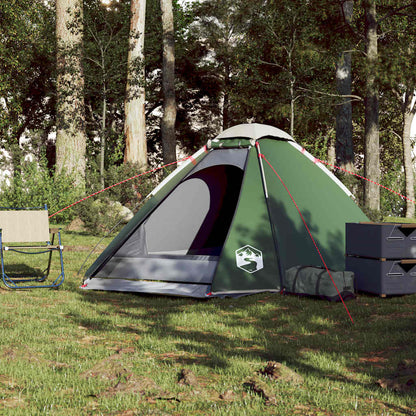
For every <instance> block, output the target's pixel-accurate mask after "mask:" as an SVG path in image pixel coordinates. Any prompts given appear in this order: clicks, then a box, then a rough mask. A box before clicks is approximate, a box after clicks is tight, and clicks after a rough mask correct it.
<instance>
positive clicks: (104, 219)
mask: <svg viewBox="0 0 416 416" xmlns="http://www.w3.org/2000/svg"><path fill="white" fill-rule="evenodd" d="M139 173H140V171H139V170H138V168H137V166H134V165H120V166H111V167H110V168H109V169H108V170H107V171H106V174H105V186H106V187H108V186H111V185H114V184H118V183H120V182H122V181H124V180H126V179H129V178H131V177H134V176H136V175H138V174H139ZM156 183H157V177H155V175H153V174H147V175H143V176H142V177H139V178H136V179H132V180H131V181H128V182H125V183H122V184H120V185H117V186H115V187H113V188H110V189H108V190H106V191H104V192H103V193H101V194H99V195H97V196H94V197H91V198H89V199H87V200H85V201H83V202H81V203H80V204H79V205H77V208H76V212H77V214H78V216H79V217H80V218H81V220H82V221H83V222H84V224H85V227H86V228H87V230H88V231H89V232H91V233H92V234H95V235H103V234H106V233H108V232H109V231H111V230H113V228H114V227H116V228H115V230H114V231H116V230H117V229H118V228H120V227H121V225H122V224H123V222H125V221H123V213H122V207H123V206H125V207H127V208H129V209H130V210H131V211H133V212H136V211H137V209H138V208H139V206H140V205H141V203H142V202H143V200H144V199H145V197H146V196H147V195H148V194H149V193H150V191H151V190H152V189H153V188H154V186H155V185H156ZM87 186H88V189H89V190H88V192H87V193H88V194H92V193H94V192H97V191H99V190H100V189H101V184H100V178H99V174H98V172H96V171H94V172H90V173H89V175H88V177H87Z"/></svg>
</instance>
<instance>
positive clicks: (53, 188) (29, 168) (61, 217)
mask: <svg viewBox="0 0 416 416" xmlns="http://www.w3.org/2000/svg"><path fill="white" fill-rule="evenodd" d="M0 189H1V190H0V205H1V206H2V207H43V206H44V204H47V205H48V210H49V212H50V213H54V212H56V211H58V210H60V209H62V208H64V207H66V206H67V205H69V204H71V203H73V202H74V201H76V200H77V199H78V198H79V196H80V190H79V189H77V188H76V187H74V185H73V181H72V179H71V178H69V177H67V176H58V177H53V176H52V175H51V174H50V171H49V170H48V168H47V167H46V161H45V160H44V159H41V160H40V162H35V161H25V162H23V163H22V167H21V171H20V172H16V173H15V174H14V176H13V178H11V179H10V183H7V181H3V182H2V183H1V184H0ZM74 216H75V213H74V212H73V211H71V210H66V211H64V212H62V213H60V214H58V215H56V216H55V217H54V220H55V221H58V222H67V221H70V220H71V219H72V218H73V217H74Z"/></svg>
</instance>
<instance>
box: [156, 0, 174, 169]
mask: <svg viewBox="0 0 416 416" xmlns="http://www.w3.org/2000/svg"><path fill="white" fill-rule="evenodd" d="M160 8H161V10H162V27H163V74H162V76H163V98H164V99H163V118H162V126H161V130H162V149H163V161H164V163H171V162H175V161H176V138H175V121H176V99H175V36H174V35H175V34H174V26H173V10H172V0H160Z"/></svg>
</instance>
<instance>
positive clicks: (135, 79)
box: [124, 0, 147, 170]
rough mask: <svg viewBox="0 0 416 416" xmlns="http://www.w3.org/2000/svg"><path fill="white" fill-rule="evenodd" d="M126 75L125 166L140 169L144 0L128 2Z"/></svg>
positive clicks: (143, 154)
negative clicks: (129, 3)
mask: <svg viewBox="0 0 416 416" xmlns="http://www.w3.org/2000/svg"><path fill="white" fill-rule="evenodd" d="M130 19H131V20H130V39H129V53H128V63H127V67H128V74H127V85H126V98H125V102H124V113H125V120H124V134H125V137H126V148H125V152H124V162H125V163H135V164H137V165H138V166H139V169H140V170H145V169H146V167H147V143H146V120H145V88H144V82H145V70H144V29H145V19H146V0H131V17H130Z"/></svg>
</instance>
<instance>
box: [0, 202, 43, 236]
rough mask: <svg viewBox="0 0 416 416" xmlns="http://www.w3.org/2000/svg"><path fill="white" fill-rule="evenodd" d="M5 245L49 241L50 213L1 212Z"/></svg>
mask: <svg viewBox="0 0 416 416" xmlns="http://www.w3.org/2000/svg"><path fill="white" fill-rule="evenodd" d="M0 229H1V230H2V236H1V238H2V241H3V243H23V242H25V243H40V242H47V241H49V238H50V237H49V217H48V211H47V210H45V209H43V210H13V211H0Z"/></svg>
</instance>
